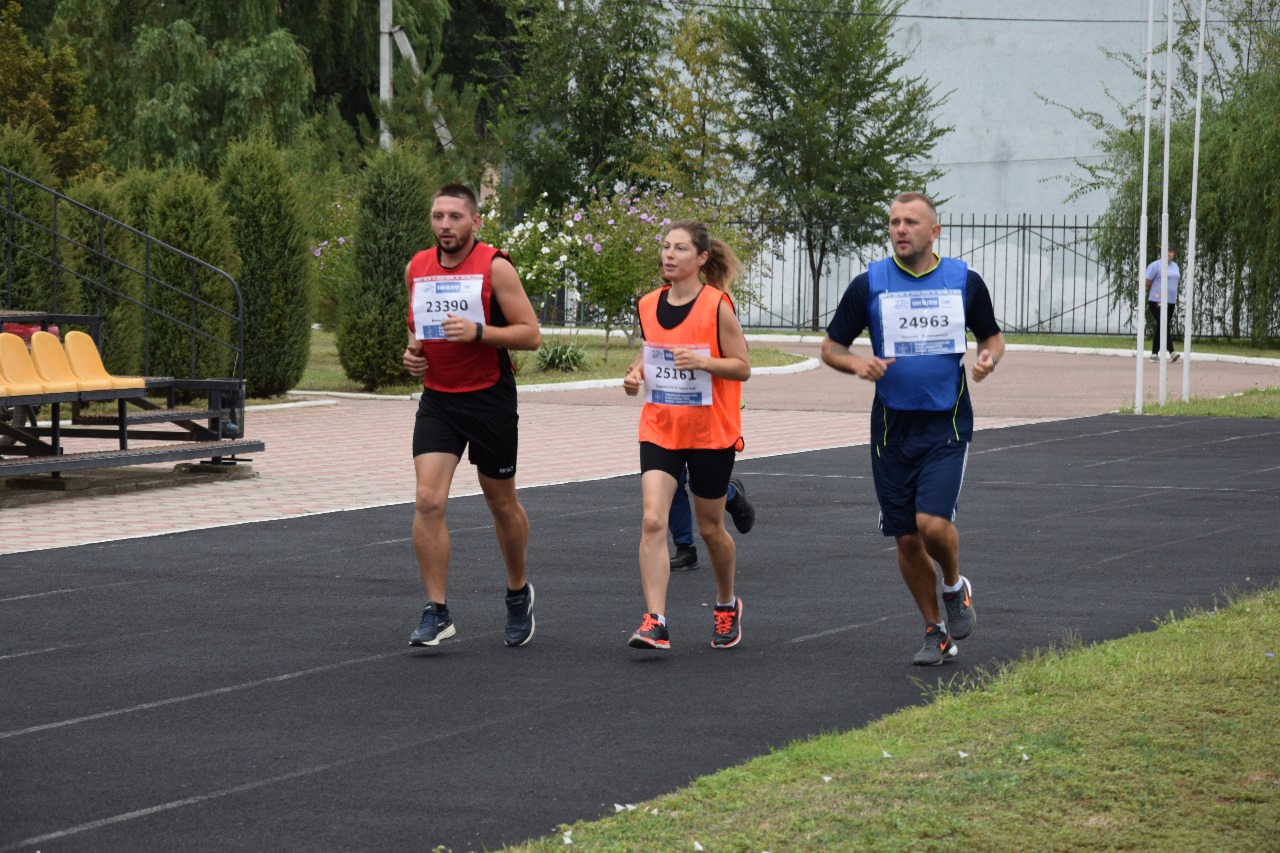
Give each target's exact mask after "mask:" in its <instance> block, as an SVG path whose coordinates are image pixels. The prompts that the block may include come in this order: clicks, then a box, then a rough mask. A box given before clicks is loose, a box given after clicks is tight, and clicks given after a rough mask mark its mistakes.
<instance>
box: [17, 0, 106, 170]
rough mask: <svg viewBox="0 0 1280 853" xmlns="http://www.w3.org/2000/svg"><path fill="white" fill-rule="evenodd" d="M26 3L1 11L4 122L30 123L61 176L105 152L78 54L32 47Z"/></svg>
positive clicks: (87, 165) (85, 166)
mask: <svg viewBox="0 0 1280 853" xmlns="http://www.w3.org/2000/svg"><path fill="white" fill-rule="evenodd" d="M21 12H22V6H21V5H20V4H18V3H10V4H9V5H8V6H6V7H5V8H4V9H0V125H3V124H10V125H13V126H15V127H16V126H18V125H25V126H27V127H29V128H31V130H32V132H33V134H34V135H35V138H36V141H37V142H38V143H39V144H40V145H41V146H43V147H44V149H45V151H46V152H47V153H48V154H49V157H50V158H51V159H52V161H53V166H54V169H55V170H56V171H57V172H58V174H59V176H61V177H62V178H64V179H65V178H70V177H71V176H73V175H75V174H76V173H78V172H81V171H83V170H86V169H91V168H92V167H94V166H95V165H96V163H97V160H98V158H99V157H101V156H102V154H103V153H104V152H105V151H106V147H107V141H106V140H105V139H104V138H102V137H101V136H100V135H98V131H97V124H96V121H95V119H96V116H95V114H94V109H93V107H90V106H87V105H86V104H85V102H84V97H83V95H84V85H83V79H82V76H81V74H80V71H79V69H78V68H77V66H76V58H75V54H74V52H72V51H71V49H70V48H67V47H65V46H54V47H53V48H52V49H50V50H49V51H46V50H45V49H44V48H43V47H37V46H35V45H32V44H31V43H30V41H29V40H28V38H27V35H26V33H25V32H24V31H23V30H22V28H21V27H20V26H19V18H20V15H21Z"/></svg>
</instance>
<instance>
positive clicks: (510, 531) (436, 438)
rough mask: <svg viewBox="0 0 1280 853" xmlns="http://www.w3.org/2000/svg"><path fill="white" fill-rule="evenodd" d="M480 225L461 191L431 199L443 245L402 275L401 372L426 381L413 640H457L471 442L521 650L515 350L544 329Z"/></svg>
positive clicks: (416, 446)
mask: <svg viewBox="0 0 1280 853" xmlns="http://www.w3.org/2000/svg"><path fill="white" fill-rule="evenodd" d="M479 227H480V215H479V213H478V206H477V204H476V197H475V194H474V193H472V191H471V190H470V189H469V188H467V187H465V186H462V185H460V184H449V185H448V186H445V187H443V188H442V189H441V190H440V191H439V192H437V193H436V195H435V198H434V199H433V200H432V202H431V229H432V231H434V232H435V237H436V248H434V249H428V250H426V251H423V252H419V253H418V254H416V255H414V257H413V259H412V260H411V261H409V265H408V266H407V267H406V268H405V271H404V279H405V284H406V285H407V286H408V288H409V344H408V346H406V347H405V351H404V367H405V370H407V371H409V373H410V374H412V375H413V376H416V377H421V378H422V384H423V389H422V400H421V402H420V403H419V405H418V414H417V418H416V420H415V421H414V428H413V467H414V472H415V474H416V477H417V490H416V496H415V502H414V512H413V550H414V553H415V554H416V555H417V558H418V568H419V570H420V571H421V573H422V582H423V585H424V586H425V587H426V590H427V599H428V600H427V606H426V607H425V608H424V609H423V611H422V618H421V620H420V622H419V624H418V627H417V629H415V630H414V632H413V633H412V634H411V635H410V636H409V644H410V645H413V646H434V645H436V644H438V643H439V642H440V641H441V640H444V639H448V638H449V637H452V636H454V634H455V633H457V629H456V628H455V627H454V624H453V619H452V617H450V615H449V608H448V604H447V600H446V595H445V593H446V587H447V583H448V579H449V553H450V541H449V528H448V525H447V524H446V521H445V504H446V502H447V501H448V499H449V485H450V483H452V482H453V474H454V471H456V470H457V467H458V463H459V462H460V461H461V460H462V451H463V449H464V448H467V447H468V445H469V446H470V449H469V450H468V451H467V458H468V460H469V461H470V462H471V464H472V465H475V466H476V471H477V473H478V475H479V479H480V488H481V490H482V491H483V492H484V499H485V502H486V503H487V504H488V505H489V512H490V513H491V514H492V515H493V529H494V533H495V534H496V535H497V537H498V549H499V550H500V551H501V552H502V560H503V562H504V563H505V564H506V569H507V594H506V605H507V624H506V630H505V641H506V644H507V645H508V646H523V645H524V644H525V643H527V642H529V640H530V639H531V638H532V637H533V630H534V619H533V597H534V596H533V585H532V584H530V583H528V581H527V579H526V577H525V552H526V550H527V546H528V543H529V519H528V516H526V515H525V511H524V507H523V506H521V505H520V500H519V499H518V498H517V497H516V481H515V475H516V445H517V438H518V431H517V425H518V423H519V420H520V416H519V415H518V414H517V412H516V382H515V375H514V373H513V371H512V365H511V357H510V356H509V355H508V353H507V351H508V350H512V349H518V350H534V349H537V348H538V345H539V344H540V343H541V341H542V333H541V331H539V329H538V318H537V316H536V315H535V314H534V311H533V306H532V305H531V304H530V303H529V297H528V296H527V295H525V292H524V287H523V286H522V285H521V284H520V277H519V275H517V274H516V268H515V267H514V266H513V265H512V263H511V259H510V258H508V257H507V256H506V255H505V254H503V253H502V252H500V251H498V250H497V249H495V248H493V247H492V246H488V245H486V244H484V243H481V242H479V241H477V240H476V237H475V231H476V229H477V228H479Z"/></svg>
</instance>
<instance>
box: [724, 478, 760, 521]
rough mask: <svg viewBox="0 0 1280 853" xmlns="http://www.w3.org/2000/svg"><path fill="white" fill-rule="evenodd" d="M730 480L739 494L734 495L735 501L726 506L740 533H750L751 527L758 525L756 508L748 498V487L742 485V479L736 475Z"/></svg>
mask: <svg viewBox="0 0 1280 853" xmlns="http://www.w3.org/2000/svg"><path fill="white" fill-rule="evenodd" d="M729 482H730V483H732V484H733V488H734V490H735V491H736V492H737V495H735V496H734V498H733V503H728V504H725V506H724V508H725V509H726V510H728V512H729V516H730V517H731V518H732V519H733V526H734V527H736V528H737V530H738V532H739V533H750V532H751V528H753V527H755V526H756V508H755V507H754V506H752V505H751V501H749V500H747V487H746V486H744V485H742V481H741V480H739V479H737V478H736V477H735V478H732V479H730V480H729Z"/></svg>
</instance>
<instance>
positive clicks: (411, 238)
mask: <svg viewBox="0 0 1280 853" xmlns="http://www.w3.org/2000/svg"><path fill="white" fill-rule="evenodd" d="M434 165H435V158H434V157H431V156H427V155H424V154H423V152H422V151H421V150H420V149H419V148H418V147H417V146H414V145H412V144H403V145H397V146H396V147H395V150H394V151H392V152H391V153H389V154H388V153H385V152H382V151H379V150H375V151H374V152H373V154H372V156H371V157H370V159H369V165H368V168H367V169H366V170H365V172H364V186H363V190H362V192H361V195H360V217H359V222H358V224H357V225H356V240H355V243H356V258H355V266H356V275H355V278H354V279H351V280H349V281H347V282H344V283H343V285H344V286H343V288H342V291H341V292H340V293H339V305H340V308H339V316H338V357H339V359H340V360H341V361H342V368H343V370H345V371H346V374H347V376H348V377H350V378H351V379H354V380H355V381H357V382H359V383H360V385H361V387H363V388H364V389H365V390H366V391H372V390H374V389H375V388H377V387H379V386H380V385H390V384H393V383H396V382H403V381H404V378H405V373H404V366H403V365H402V364H401V362H400V353H401V352H403V350H404V342H405V320H406V318H407V317H408V310H409V296H408V291H407V289H406V288H405V284H404V268H405V265H406V264H408V263H409V259H410V258H412V257H413V255H414V253H415V252H418V251H420V250H422V249H426V248H429V247H430V246H431V245H432V244H433V242H434V241H433V236H432V232H431V218H430V216H428V215H427V211H429V210H430V209H431V194H432V193H433V192H435V190H436V188H437V187H438V186H439V176H438V175H437V174H436V173H435V171H434V168H433V167H434Z"/></svg>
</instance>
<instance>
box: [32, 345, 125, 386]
mask: <svg viewBox="0 0 1280 853" xmlns="http://www.w3.org/2000/svg"><path fill="white" fill-rule="evenodd" d="M31 360H32V362H34V363H35V366H36V373H38V374H40V380H41V381H42V382H43V383H44V386H45V389H46V393H55V392H54V391H53V390H52V389H51V388H50V386H57V390H58V391H64V390H71V391H111V390H113V388H112V385H111V380H110V379H106V380H103V379H86V380H81V379H80V378H79V377H77V376H76V375H75V374H74V373H73V372H72V371H71V365H70V364H68V363H67V354H66V352H65V351H64V350H63V349H62V342H61V341H59V340H58V338H57V336H56V335H51V334H49V333H48V332H36V333H35V334H34V335H32V336H31Z"/></svg>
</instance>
